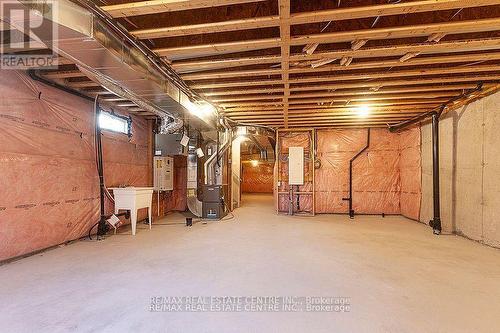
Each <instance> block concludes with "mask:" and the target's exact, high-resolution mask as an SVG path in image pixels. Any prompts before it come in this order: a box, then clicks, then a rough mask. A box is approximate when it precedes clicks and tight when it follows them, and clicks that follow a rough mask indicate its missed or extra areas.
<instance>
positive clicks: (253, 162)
mask: <svg viewBox="0 0 500 333" xmlns="http://www.w3.org/2000/svg"><path fill="white" fill-rule="evenodd" d="M250 163H252V166H253V167H254V168H255V167H256V166H258V165H259V161H257V160H252V161H250Z"/></svg>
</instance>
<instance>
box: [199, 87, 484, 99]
mask: <svg viewBox="0 0 500 333" xmlns="http://www.w3.org/2000/svg"><path fill="white" fill-rule="evenodd" d="M476 87H477V84H471V83H465V84H452V85H433V86H424V87H410V88H407V87H402V88H397V89H392V90H387V89H381V90H372V89H362V90H334V91H329V90H321V87H318V91H319V92H314V93H305V94H304V93H303V94H296V93H295V94H291V95H290V98H302V97H323V96H345V95H370V94H388V93H391V94H392V93H398V92H400V93H402V92H423V91H444V90H467V89H474V88H476ZM281 91H283V89H281ZM246 92H247V91H244V90H242V91H240V94H241V95H245V93H246ZM276 92H279V91H276ZM203 95H204V96H207V97H210V96H219V97H221V96H234V95H239V94H229V95H226V94H224V92H221V93H220V95H219V94H218V93H216V92H212V93H210V95H208V94H203ZM246 96H249V97H257V96H254V95H252V93H251V92H249V93H248V94H246ZM259 96H269V95H267V94H266V95H259ZM212 100H213V99H212ZM226 100H228V99H226Z"/></svg>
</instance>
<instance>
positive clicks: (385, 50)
mask: <svg viewBox="0 0 500 333" xmlns="http://www.w3.org/2000/svg"><path fill="white" fill-rule="evenodd" d="M497 49H500V38H488V39H479V40H458V41H449V42H440V43H437V44H436V43H435V44H429V43H425V44H405V45H393V46H384V47H372V48H362V49H359V50H356V51H353V50H351V49H345V50H338V51H329V52H318V53H313V54H311V55H305V54H294V55H291V56H290V61H292V62H299V61H308V60H316V59H318V60H319V59H325V58H338V59H340V58H342V57H344V56H350V57H354V58H356V59H357V58H376V57H391V56H394V57H400V56H402V55H403V54H405V53H406V52H408V51H418V52H420V53H421V55H424V54H438V53H456V52H472V51H486V50H497ZM417 59H418V58H416V59H412V60H410V61H416V60H417ZM279 62H280V58H279V56H262V57H242V58H234V59H220V60H203V61H198V60H195V61H185V62H174V63H173V65H172V66H173V68H174V69H175V70H177V71H178V72H180V73H187V72H198V71H204V70H210V69H218V68H231V67H240V66H247V65H257V64H275V63H279ZM408 63H410V62H408ZM352 66H355V64H351V66H349V67H352ZM349 67H346V69H349ZM321 68H322V67H319V68H317V71H320V70H321ZM300 70H302V69H301V68H295V69H294V68H292V69H290V72H294V71H296V72H300Z"/></svg>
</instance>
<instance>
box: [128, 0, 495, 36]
mask: <svg viewBox="0 0 500 333" xmlns="http://www.w3.org/2000/svg"><path fill="white" fill-rule="evenodd" d="M495 4H499V1H498V0H481V1H471V0H469V1H460V0H444V1H439V2H436V1H435V0H426V1H417V2H412V3H401V4H390V5H375V6H364V7H351V8H342V9H334V10H323V11H314V12H307V13H296V14H292V15H291V17H290V23H291V24H292V25H293V24H310V23H315V22H325V21H338V20H346V19H347V20H350V19H353V18H358V19H359V18H366V17H373V16H387V15H399V14H405V15H406V14H409V13H419V12H426V11H436V10H446V9H455V8H456V9H459V8H468V7H479V6H486V5H495ZM279 24H280V21H279V16H266V17H257V18H246V19H239V20H231V21H223V22H213V23H202V24H192V25H183V26H173V27H161V28H152V29H141V30H134V31H132V32H131V33H132V34H133V35H134V36H136V37H137V38H140V39H151V38H167V37H177V36H187V35H197V34H207V33H217V32H226V31H237V30H247V29H261V28H268V27H277V26H279Z"/></svg>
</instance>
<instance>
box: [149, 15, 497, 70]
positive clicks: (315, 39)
mask: <svg viewBox="0 0 500 333" xmlns="http://www.w3.org/2000/svg"><path fill="white" fill-rule="evenodd" d="M495 30H500V18H492V19H482V20H470V21H460V22H447V23H433V24H421V25H412V26H403V27H390V28H379V29H364V30H356V31H341V32H332V33H321V34H316V35H304V36H295V37H291V38H290V45H292V46H295V45H306V44H312V43H342V42H351V41H352V40H357V39H367V40H383V39H394V38H407V37H422V36H428V35H430V34H432V33H445V34H447V35H451V34H463V33H473V32H488V31H495ZM280 45H281V41H280V39H279V38H268V39H261V40H247V41H235V42H228V43H217V44H207V45H194V46H193V45H187V46H179V47H173V48H162V49H156V50H155V51H156V52H157V53H158V54H159V55H160V56H166V57H168V58H169V59H170V60H177V59H189V58H196V57H202V56H209V55H215V54H227V53H233V52H243V51H252V50H260V49H268V48H274V47H280ZM351 51H352V52H357V51H359V50H357V51H353V50H351ZM313 54H314V53H313ZM310 56H312V55H310ZM290 60H293V59H292V58H291V59H290Z"/></svg>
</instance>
